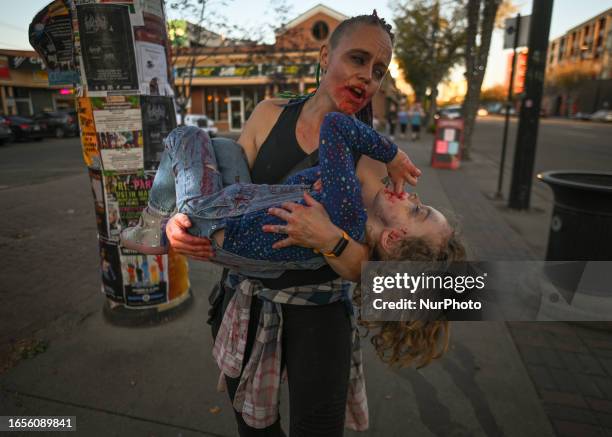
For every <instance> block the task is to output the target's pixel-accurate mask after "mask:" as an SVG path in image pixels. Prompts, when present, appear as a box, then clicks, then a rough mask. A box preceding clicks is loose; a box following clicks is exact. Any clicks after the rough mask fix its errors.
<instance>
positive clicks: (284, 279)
mask: <svg viewBox="0 0 612 437" xmlns="http://www.w3.org/2000/svg"><path fill="white" fill-rule="evenodd" d="M306 100H307V99H301V100H291V101H290V102H289V103H288V104H287V105H286V106H285V107H284V108H283V111H282V112H281V114H280V115H279V117H278V120H277V121H276V123H275V124H274V127H272V130H271V131H270V134H269V135H268V137H267V138H266V140H265V141H264V142H263V144H262V145H261V147H260V148H259V152H258V153H257V157H256V158H255V163H254V164H253V168H252V169H251V180H252V181H253V183H255V184H280V183H282V182H283V180H284V179H285V177H286V176H288V175H289V172H291V171H292V169H294V168H295V167H296V166H297V165H298V164H299V163H300V162H302V161H304V160H305V159H307V158H308V157H309V156H311V157H316V159H313V161H312V162H311V163H310V164H311V166H314V165H317V164H318V150H316V151H314V152H312V154H311V155H308V154H307V153H306V152H304V150H303V149H302V148H301V147H300V145H299V143H298V141H297V138H296V137H295V127H296V125H297V120H298V118H299V116H300V113H301V112H302V108H303V107H304V103H305V102H306ZM358 160H359V156H355V163H357V161H358ZM336 278H338V274H337V273H336V272H334V270H333V269H332V268H331V267H330V266H329V265H327V264H326V265H324V266H323V267H321V268H319V269H317V270H287V271H286V272H285V273H283V274H282V275H281V276H280V277H278V278H275V279H264V280H262V281H261V282H262V283H263V284H264V286H265V287H268V288H271V289H274V290H279V289H281V288H287V287H295V286H300V285H309V284H322V283H324V282H328V281H331V280H333V279H336Z"/></svg>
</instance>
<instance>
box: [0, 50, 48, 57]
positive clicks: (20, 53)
mask: <svg viewBox="0 0 612 437" xmlns="http://www.w3.org/2000/svg"><path fill="white" fill-rule="evenodd" d="M0 55H7V56H27V57H29V58H31V57H36V58H39V57H40V56H38V53H36V52H35V51H34V50H15V49H0Z"/></svg>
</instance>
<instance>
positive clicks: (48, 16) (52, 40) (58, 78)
mask: <svg viewBox="0 0 612 437" xmlns="http://www.w3.org/2000/svg"><path fill="white" fill-rule="evenodd" d="M28 34H29V39H30V44H31V45H32V47H34V49H35V50H36V52H37V53H38V54H39V55H40V56H41V58H42V60H43V62H44V63H45V66H46V67H47V71H48V77H49V85H73V84H76V83H78V82H79V75H78V73H77V69H76V66H75V62H74V48H73V37H72V14H71V10H70V9H69V8H68V5H67V4H66V2H65V1H64V0H55V1H53V2H51V3H49V4H48V5H47V6H46V7H45V8H43V9H42V10H41V11H40V12H39V13H38V14H36V16H35V17H34V19H33V20H32V23H30V27H29V30H28Z"/></svg>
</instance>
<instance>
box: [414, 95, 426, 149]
mask: <svg viewBox="0 0 612 437" xmlns="http://www.w3.org/2000/svg"><path fill="white" fill-rule="evenodd" d="M424 116H425V112H424V111H423V107H422V106H421V102H418V101H417V102H414V105H412V107H411V108H410V126H411V128H412V141H415V140H418V139H419V138H420V136H421V123H422V122H423V117H424Z"/></svg>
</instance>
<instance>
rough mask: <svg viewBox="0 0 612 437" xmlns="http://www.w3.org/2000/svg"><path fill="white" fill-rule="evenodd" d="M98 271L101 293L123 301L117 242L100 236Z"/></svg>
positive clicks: (111, 298)
mask: <svg viewBox="0 0 612 437" xmlns="http://www.w3.org/2000/svg"><path fill="white" fill-rule="evenodd" d="M98 244H99V248H100V271H101V273H102V293H104V294H105V295H106V297H107V298H109V299H110V300H112V301H114V302H118V303H124V302H125V299H124V296H123V292H124V290H123V280H122V276H121V258H120V255H119V246H118V245H117V243H114V242H112V241H108V240H105V239H104V238H100V239H99V240H98Z"/></svg>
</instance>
